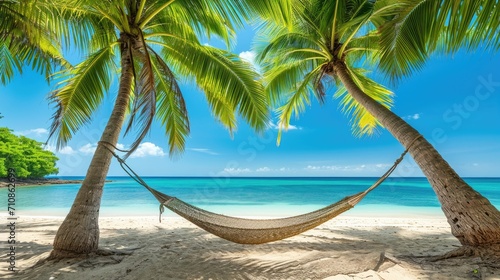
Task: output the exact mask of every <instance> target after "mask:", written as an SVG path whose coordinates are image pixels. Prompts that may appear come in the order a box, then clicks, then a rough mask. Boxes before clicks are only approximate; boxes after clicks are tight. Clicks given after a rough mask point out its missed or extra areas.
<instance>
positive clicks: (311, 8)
mask: <svg viewBox="0 0 500 280" xmlns="http://www.w3.org/2000/svg"><path fill="white" fill-rule="evenodd" d="M436 2H437V1H436ZM294 6H295V7H296V11H295V15H294V18H293V20H294V23H293V27H294V28H292V29H290V28H287V27H282V26H280V25H276V24H272V23H271V24H269V25H267V26H266V27H265V28H266V29H265V30H264V31H263V32H262V33H264V34H268V36H266V37H265V39H262V40H261V41H263V42H264V44H262V45H261V46H259V53H260V55H259V59H260V61H261V62H262V63H263V67H264V72H265V79H266V90H267V91H268V93H269V94H270V95H271V96H272V100H273V101H274V102H275V103H276V104H282V103H284V105H281V106H280V107H279V108H278V111H279V113H280V125H281V127H282V128H284V129H286V128H287V126H288V124H289V121H290V117H291V116H292V114H294V113H295V114H298V113H300V112H301V111H303V110H304V109H305V105H306V104H308V103H309V102H310V93H311V92H312V93H314V94H315V96H316V98H317V99H318V100H320V101H323V100H324V98H325V92H326V87H327V83H329V82H336V83H337V84H341V86H339V89H338V91H337V92H336V94H335V96H336V97H337V98H340V102H341V104H342V105H343V107H342V108H343V110H344V111H345V112H347V113H350V114H351V115H352V116H353V118H354V121H355V122H354V129H355V132H356V133H359V134H366V133H371V132H373V130H374V129H375V128H376V127H377V125H379V124H380V125H382V126H383V127H385V128H386V129H387V130H388V131H389V132H390V133H391V134H392V135H393V136H394V137H395V138H396V139H397V140H398V141H399V142H400V143H401V144H402V145H403V146H404V147H406V148H409V152H410V154H411V155H412V156H413V158H414V159H415V162H416V163H417V164H418V165H419V166H420V168H421V169H422V171H423V172H424V174H425V175H426V176H427V178H428V180H429V182H430V184H431V185H432V187H433V189H434V191H435V192H436V194H437V196H438V199H439V201H440V202H441V205H442V209H443V211H444V214H445V215H446V217H447V219H448V222H449V223H450V226H451V228H452V234H453V235H454V236H455V237H456V238H458V240H459V241H460V242H461V244H462V245H463V248H465V249H467V250H469V251H470V250H471V249H478V248H484V247H485V246H486V247H487V246H492V245H494V244H499V243H500V212H499V211H498V210H497V209H496V208H495V207H494V206H493V205H492V204H491V203H490V202H489V201H488V200H487V199H486V198H485V197H483V196H481V195H480V194H479V193H478V192H476V191H474V190H473V189H472V188H471V187H470V186H469V185H468V184H467V183H466V182H464V181H463V180H462V179H461V178H460V177H459V176H458V175H457V173H456V172H455V171H454V170H453V169H452V168H451V167H450V165H449V164H448V163H447V162H446V161H445V160H444V159H443V158H442V157H441V155H440V154H439V153H438V152H437V151H436V150H435V149H434V148H433V147H432V145H431V144H430V143H429V142H428V141H427V140H426V139H424V138H423V137H422V136H421V134H420V133H419V132H418V131H417V130H415V129H414V128H413V127H411V126H410V125H409V124H408V123H406V122H405V121H404V120H403V119H401V118H400V117H398V116H397V115H395V114H394V113H392V112H391V111H390V109H389V107H390V105H391V93H390V91H388V90H387V89H385V88H384V87H382V86H380V85H378V84H377V83H375V82H374V81H373V80H371V79H369V78H368V77H367V76H366V75H365V74H364V71H363V70H362V69H358V68H356V65H361V64H362V63H363V62H364V63H368V62H377V56H378V55H380V50H381V46H380V44H379V42H380V41H381V39H380V37H379V34H380V33H379V32H378V30H379V29H381V28H384V24H386V23H387V20H390V19H394V18H395V16H396V15H398V14H401V13H402V11H405V9H406V8H408V5H407V3H404V2H403V1H390V0H387V1H355V0H352V1H351V0H342V1H326V0H303V1H301V0H299V1H297V3H296V4H295V5H294ZM410 37H411V36H410ZM382 39H383V38H382ZM268 42H269V43H268ZM278 141H279V138H278Z"/></svg>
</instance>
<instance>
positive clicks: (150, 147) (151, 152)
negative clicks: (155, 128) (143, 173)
mask: <svg viewBox="0 0 500 280" xmlns="http://www.w3.org/2000/svg"><path fill="white" fill-rule="evenodd" d="M164 155H165V152H164V151H163V149H162V148H161V147H158V146H156V145H155V144H153V143H151V142H144V143H142V144H140V145H139V147H138V148H137V150H135V152H133V153H132V155H130V157H131V158H139V157H146V156H153V157H162V156H164Z"/></svg>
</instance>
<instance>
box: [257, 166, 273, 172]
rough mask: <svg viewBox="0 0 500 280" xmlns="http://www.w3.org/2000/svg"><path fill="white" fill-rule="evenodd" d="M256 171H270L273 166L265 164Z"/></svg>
mask: <svg viewBox="0 0 500 280" xmlns="http://www.w3.org/2000/svg"><path fill="white" fill-rule="evenodd" d="M255 171H257V172H270V171H271V168H269V167H267V166H265V167H260V168H257V169H256V170H255Z"/></svg>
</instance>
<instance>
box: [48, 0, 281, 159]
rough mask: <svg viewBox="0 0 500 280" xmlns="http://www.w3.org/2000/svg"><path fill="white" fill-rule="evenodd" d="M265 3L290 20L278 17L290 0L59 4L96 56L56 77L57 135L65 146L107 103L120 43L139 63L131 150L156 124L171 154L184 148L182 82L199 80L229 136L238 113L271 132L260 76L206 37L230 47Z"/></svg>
mask: <svg viewBox="0 0 500 280" xmlns="http://www.w3.org/2000/svg"><path fill="white" fill-rule="evenodd" d="M247 2H248V3H252V4H248V3H247ZM259 3H261V4H263V5H264V4H265V5H267V7H269V9H270V10H267V9H264V8H260V10H259V11H258V12H259V13H260V14H261V15H262V16H263V17H265V18H274V19H275V20H277V21H280V22H282V23H285V22H286V18H285V17H277V15H279V14H276V12H274V11H277V10H286V9H287V7H288V6H287V5H286V3H287V2H286V1H283V3H285V4H283V3H281V4H278V3H277V4H269V3H267V1H263V0H260V1H225V0H171V1H146V0H117V1H92V0H63V1H60V2H59V4H58V6H59V7H61V9H63V10H65V11H70V12H71V14H72V15H73V16H74V19H75V20H73V21H72V22H73V24H74V28H75V29H80V30H88V32H83V34H82V35H81V36H82V37H81V38H79V40H78V39H77V41H78V42H80V44H79V45H80V46H81V47H83V46H86V48H87V51H88V52H89V53H90V55H88V56H87V58H86V59H85V60H84V61H82V62H81V63H79V64H78V65H76V66H75V67H74V68H72V69H70V70H68V71H63V72H61V73H59V75H58V77H57V79H58V80H59V81H60V82H59V84H58V87H57V89H56V90H55V91H54V92H53V93H52V95H51V100H52V101H53V102H54V103H55V105H56V108H57V110H56V113H55V114H54V117H53V120H54V121H53V125H52V128H51V136H52V135H55V136H56V137H57V145H58V147H60V146H63V145H65V144H66V143H67V142H68V141H69V140H70V139H71V137H72V135H73V134H74V133H75V132H76V131H78V129H80V128H81V127H82V126H83V125H84V124H86V123H88V122H89V121H90V119H91V116H92V114H93V113H94V112H95V111H96V109H97V108H98V107H99V105H100V104H101V103H102V101H103V99H104V96H105V94H106V93H107V92H108V90H109V88H110V85H111V84H112V77H113V75H114V74H115V73H116V72H117V71H118V72H119V71H120V69H119V66H118V63H117V62H118V59H117V58H118V55H119V54H120V51H121V52H123V50H120V49H119V47H120V45H122V46H123V45H126V46H127V49H126V50H125V51H127V52H130V54H131V57H132V58H133V65H134V67H133V68H134V77H135V79H134V83H133V89H131V101H132V102H131V107H130V109H129V122H128V125H127V129H126V133H128V132H130V131H131V130H132V128H138V129H137V130H138V132H137V137H136V140H135V142H134V143H133V144H132V147H131V151H133V150H134V149H135V148H136V147H137V146H138V145H139V143H140V142H141V140H142V139H143V138H144V137H145V136H146V134H147V132H148V131H149V128H150V126H151V123H152V121H153V119H156V120H157V121H159V122H160V123H161V124H162V125H163V127H164V129H165V133H166V135H167V136H168V139H169V147H170V153H171V155H172V154H175V153H176V152H181V151H182V150H183V149H184V145H185V138H186V136H187V135H188V133H189V120H188V115H187V108H186V105H185V102H184V98H183V95H182V92H181V90H180V87H179V84H178V83H179V81H180V80H179V79H180V78H181V77H184V78H185V79H186V80H194V81H195V82H196V84H197V85H198V86H199V88H200V89H201V90H202V91H203V92H204V94H205V96H206V98H207V101H208V103H209V106H210V108H211V109H212V112H213V114H214V116H215V117H216V118H217V119H218V120H219V121H220V122H221V123H222V124H223V125H224V126H225V127H227V128H228V129H229V131H230V132H232V131H234V130H235V129H236V116H235V113H236V112H238V113H239V114H240V115H241V116H242V117H243V118H244V119H245V120H246V121H248V123H249V124H250V125H251V126H252V127H254V128H255V129H257V130H262V129H264V128H265V126H266V123H267V117H268V110H267V106H266V104H267V102H266V97H265V94H264V89H263V87H262V85H261V83H260V82H259V75H258V73H256V72H255V71H254V70H252V67H251V66H250V64H249V63H247V62H245V61H242V60H241V59H239V57H238V56H236V55H234V54H231V53H230V52H228V51H224V50H220V49H217V48H214V47H211V46H208V45H203V44H202V43H201V42H200V40H199V38H200V37H202V36H204V37H206V38H210V36H217V37H218V38H220V39H222V40H223V41H224V42H226V44H228V45H230V44H231V42H232V40H233V39H234V34H235V28H237V27H239V26H242V25H243V19H245V18H249V17H251V16H254V13H253V12H252V6H254V7H256V6H257V5H258V4H259ZM266 3H267V4H266ZM272 8H275V10H274V11H272ZM76 19H79V20H76ZM88 34H91V38H90V39H91V40H90V41H88V39H87V38H86V36H87V35H88ZM85 42H87V43H85ZM123 43H126V44H123Z"/></svg>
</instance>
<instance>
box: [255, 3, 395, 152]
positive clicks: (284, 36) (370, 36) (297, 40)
mask: <svg viewBox="0 0 500 280" xmlns="http://www.w3.org/2000/svg"><path fill="white" fill-rule="evenodd" d="M401 9H402V6H401V4H400V3H399V2H398V1H392V0H381V1H356V0H345V1H331V0H297V1H295V4H294V9H293V12H292V15H287V16H283V18H290V19H291V21H292V22H291V27H290V26H285V25H283V24H281V22H272V21H269V22H268V23H267V24H265V25H263V27H262V30H261V32H260V33H261V34H264V35H262V36H261V38H259V43H258V45H257V53H259V56H258V59H259V61H260V62H261V63H262V68H263V70H264V81H265V86H266V92H267V94H268V95H269V96H270V98H271V101H272V102H273V103H274V105H275V106H277V107H278V109H277V112H278V114H279V126H280V128H283V129H287V127H288V125H289V122H290V119H291V117H292V115H295V116H298V115H299V114H300V113H301V112H303V111H304V110H305V107H306V105H309V104H310V100H311V96H313V95H314V96H315V97H316V99H318V101H319V102H320V103H322V102H324V100H325V96H326V94H327V93H328V92H329V91H328V89H329V88H330V87H332V86H335V85H336V84H337V85H338V84H339V83H338V82H339V81H337V80H336V76H335V75H336V74H335V73H334V71H333V68H334V65H337V64H338V63H343V64H345V65H346V68H347V70H348V72H349V74H350V76H351V78H352V79H353V80H354V82H355V83H356V85H357V86H358V87H359V88H360V89H361V90H363V92H365V93H366V94H368V95H369V96H370V97H372V98H373V99H374V100H375V101H377V102H379V103H380V104H382V105H383V106H385V107H387V108H390V107H391V105H392V97H393V95H392V92H391V91H389V90H388V89H386V88H384V87H383V86H381V85H379V84H378V83H376V82H375V81H373V80H371V79H370V78H369V77H368V76H367V75H366V73H367V71H360V70H359V69H358V68H359V67H360V65H362V67H367V66H368V67H373V66H374V64H375V63H374V62H376V61H377V60H376V57H377V56H378V55H379V54H380V48H379V36H378V33H377V31H376V30H377V28H379V27H380V25H381V24H383V23H384V22H385V19H386V18H390V17H391V16H393V15H394V14H397V13H398V12H399V11H400V10H401ZM338 89H339V91H338V92H337V94H334V95H333V96H334V97H335V98H338V99H339V101H340V108H341V110H342V111H343V112H345V113H346V114H347V115H349V116H350V117H351V119H352V127H353V132H354V134H355V135H363V134H368V135H369V134H372V133H374V131H375V129H376V128H377V126H379V125H380V122H379V121H377V119H376V118H375V117H373V116H372V115H371V114H370V113H369V112H368V111H367V110H366V109H365V108H364V107H363V106H361V105H360V104H359V103H358V102H357V101H356V100H354V99H353V98H352V97H351V96H350V95H349V94H347V93H346V92H345V89H344V88H343V87H341V86H340V87H338ZM279 141H280V136H278V142H279Z"/></svg>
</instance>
